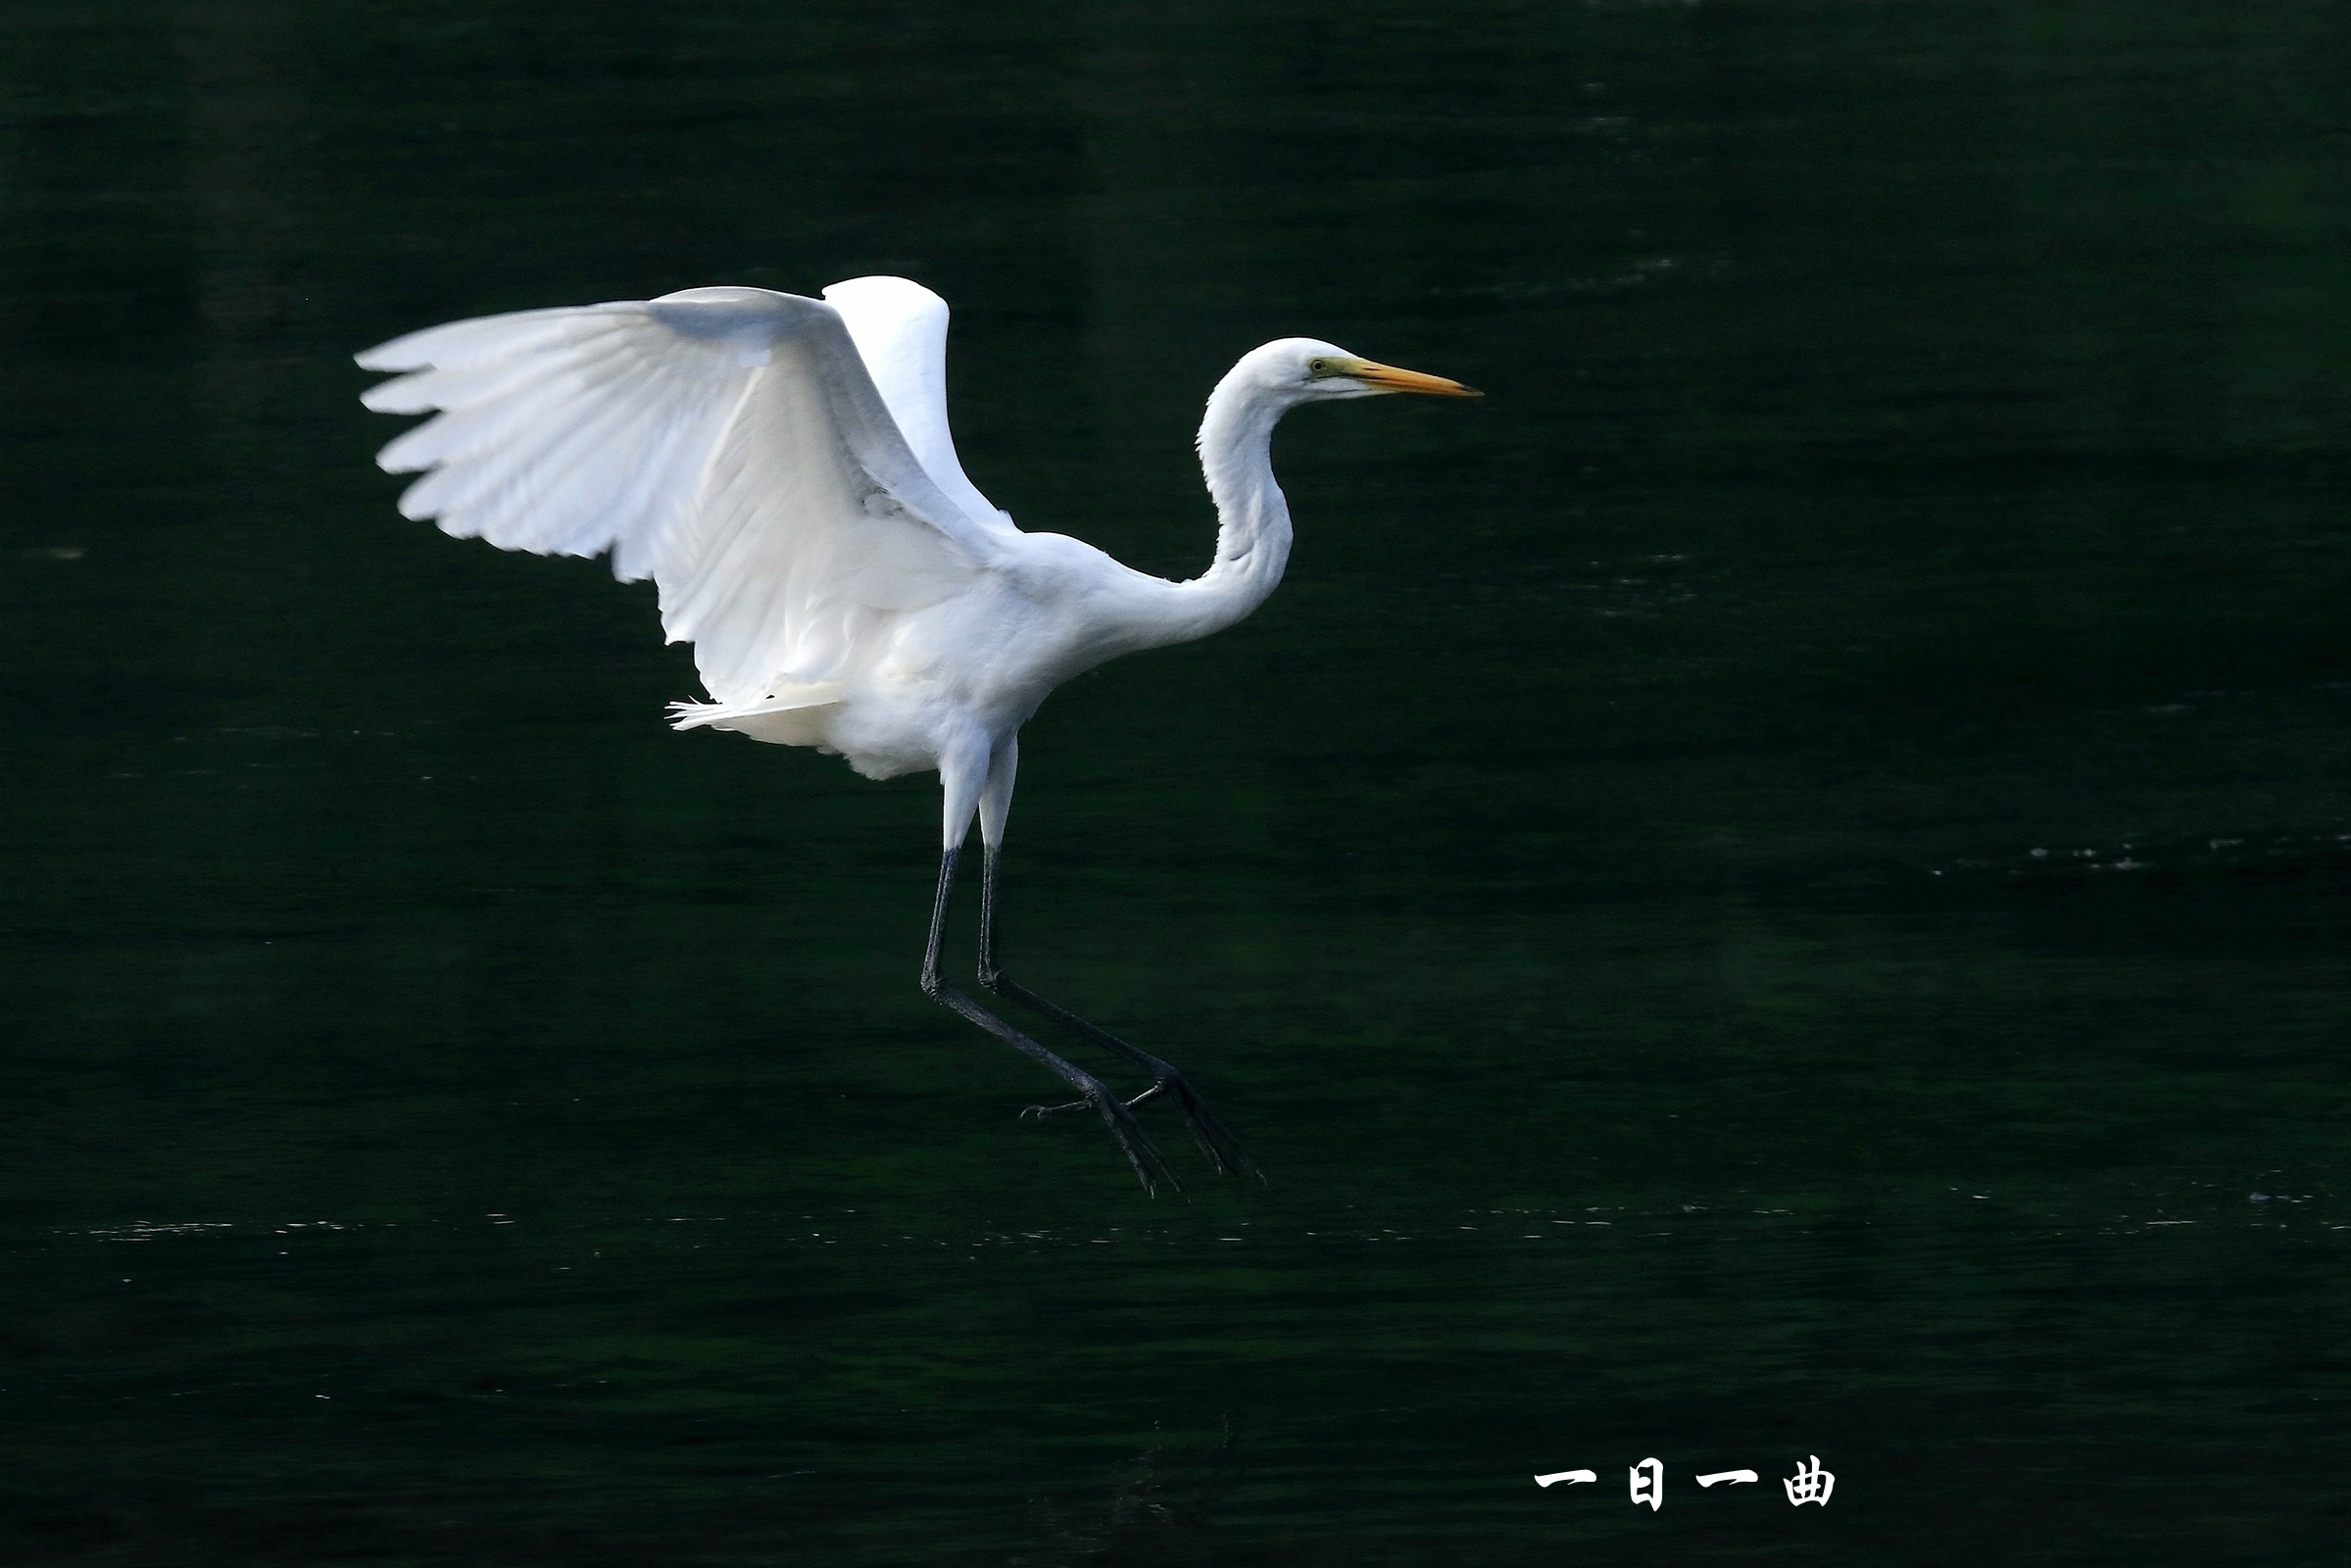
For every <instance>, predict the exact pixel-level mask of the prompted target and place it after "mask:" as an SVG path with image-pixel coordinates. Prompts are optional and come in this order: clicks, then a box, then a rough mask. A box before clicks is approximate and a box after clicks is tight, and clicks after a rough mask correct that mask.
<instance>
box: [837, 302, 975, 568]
mask: <svg viewBox="0 0 2351 1568" xmlns="http://www.w3.org/2000/svg"><path fill="white" fill-rule="evenodd" d="M824 298H825V303H826V304H828V305H830V306H832V308H833V309H834V310H836V311H839V312H840V313H841V319H842V321H843V322H845V323H846V324H847V325H848V327H849V335H850V337H851V338H852V339H853V340H854V341H855V342H856V343H857V357H858V358H859V359H861V360H863V361H864V362H865V368H866V370H867V372H868V373H870V374H871V375H872V376H873V384H874V387H875V389H876V390H878V391H879V392H880V393H881V395H882V401H883V402H885V403H887V404H888V405H889V406H890V417H892V418H893V419H896V420H897V421H898V428H899V429H900V431H902V432H903V433H904V434H905V436H906V445H907V446H909V447H911V448H912V449H913V451H914V456H915V458H916V459H917V460H919V461H920V462H921V464H922V466H923V468H924V470H925V471H926V472H928V473H929V474H930V476H931V478H932V479H933V480H934V481H936V482H937V484H938V486H939V488H940V489H941V490H944V491H946V492H947V495H948V499H950V500H952V501H954V502H955V504H956V505H957V506H959V507H961V508H962V509H963V510H964V512H965V513H967V514H969V515H970V516H971V519H972V520H973V521H974V522H977V523H979V524H980V525H981V526H982V527H984V528H989V529H994V530H1000V531H1003V532H1018V530H1017V529H1016V528H1014V527H1013V524H1012V518H1011V515H1010V514H1008V513H1005V512H1001V511H999V510H998V509H997V507H996V504H995V503H994V502H992V501H990V500H989V499H988V498H987V497H986V496H984V495H982V494H980V489H979V486H977V485H975V484H973V483H972V482H971V480H970V479H969V477H967V476H966V475H965V474H964V472H963V465H962V463H961V461H960V460H958V459H957V458H956V457H955V434H954V432H953V430H952V429H951V428H950V426H949V424H948V419H947V317H948V312H947V301H945V300H943V299H941V298H940V297H939V296H938V295H936V294H934V293H932V292H931V291H930V290H929V289H927V288H924V287H923V286H922V285H921V284H920V283H916V282H914V281H912V280H911V279H908V278H904V277H853V278H851V279H850V280H849V281H847V282H846V283H835V284H833V285H832V286H831V287H830V288H827V289H826V290H825V291H824Z"/></svg>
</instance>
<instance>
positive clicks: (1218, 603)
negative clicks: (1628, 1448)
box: [1164, 366, 1290, 642]
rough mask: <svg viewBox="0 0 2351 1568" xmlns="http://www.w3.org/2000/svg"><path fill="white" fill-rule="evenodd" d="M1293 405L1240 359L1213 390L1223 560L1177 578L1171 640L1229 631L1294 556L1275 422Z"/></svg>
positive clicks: (1205, 423) (1210, 475)
mask: <svg viewBox="0 0 2351 1568" xmlns="http://www.w3.org/2000/svg"><path fill="white" fill-rule="evenodd" d="M1286 407H1287V406H1286V405H1285V404H1284V403H1282V402H1281V401H1278V400H1277V399H1275V398H1273V397H1270V396H1268V395H1267V394H1266V392H1265V390H1264V389H1263V388H1262V387H1261V386H1259V385H1258V384H1257V383H1256V381H1255V380H1254V378H1253V377H1250V376H1248V375H1245V374H1244V373H1243V371H1242V369H1241V368H1240V367H1239V366H1236V367H1234V368H1233V370H1232V371H1231V372H1230V373H1228V374H1227V375H1226V376H1225V378H1224V379H1223V380H1222V381H1219V382H1218V383H1217V384H1216V390H1215V391H1214V392H1211V393H1210V394H1209V395H1208V412H1207V415H1206V416H1205V417H1203V418H1202V419H1201V420H1200V472H1201V473H1202V474H1203V475H1204V476H1205V477H1206V478H1207V481H1208V495H1209V498H1210V499H1211V500H1213V501H1214V502H1215V503H1216V560H1215V562H1214V563H1213V564H1210V565H1209V567H1208V569H1207V570H1206V571H1205V572H1203V573H1201V574H1200V576H1198V577H1195V578H1193V579H1192V580H1191V581H1190V582H1182V583H1177V584H1176V585H1175V592H1176V595H1177V599H1176V603H1175V605H1173V606H1172V607H1171V608H1172V609H1173V610H1174V611H1175V615H1174V618H1173V621H1172V623H1171V624H1169V625H1168V626H1167V627H1165V628H1164V629H1165V630H1166V631H1168V632H1171V633H1173V635H1171V636H1169V637H1168V639H1167V640H1168V641H1169V642H1190V641H1191V640H1193V639H1194V638H1196V637H1205V636H1207V635H1208V634H1209V633H1210V632H1216V631H1222V630H1223V629H1224V628H1225V627H1227V626H1230V625H1232V624H1233V623H1234V622H1235V621H1237V620H1241V619H1243V618H1244V617H1246V616H1247V615H1248V614H1249V612H1251V611H1253V610H1255V609H1256V608H1257V607H1258V606H1259V605H1261V604H1263V603H1265V600H1266V596H1267V595H1269V594H1271V593H1272V592H1273V591H1274V589H1275V587H1276V586H1278V585H1279V584H1280V582H1281V580H1282V568H1283V567H1285V566H1287V565H1289V564H1290V503H1289V502H1288V501H1287V500H1286V499H1284V497H1283V495H1282V487H1281V486H1280V485H1278V484H1276V483H1274V479H1273V427H1274V426H1275V425H1276V424H1278V423H1280V422H1281V418H1282V415H1283V414H1284V413H1285V412H1286Z"/></svg>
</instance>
